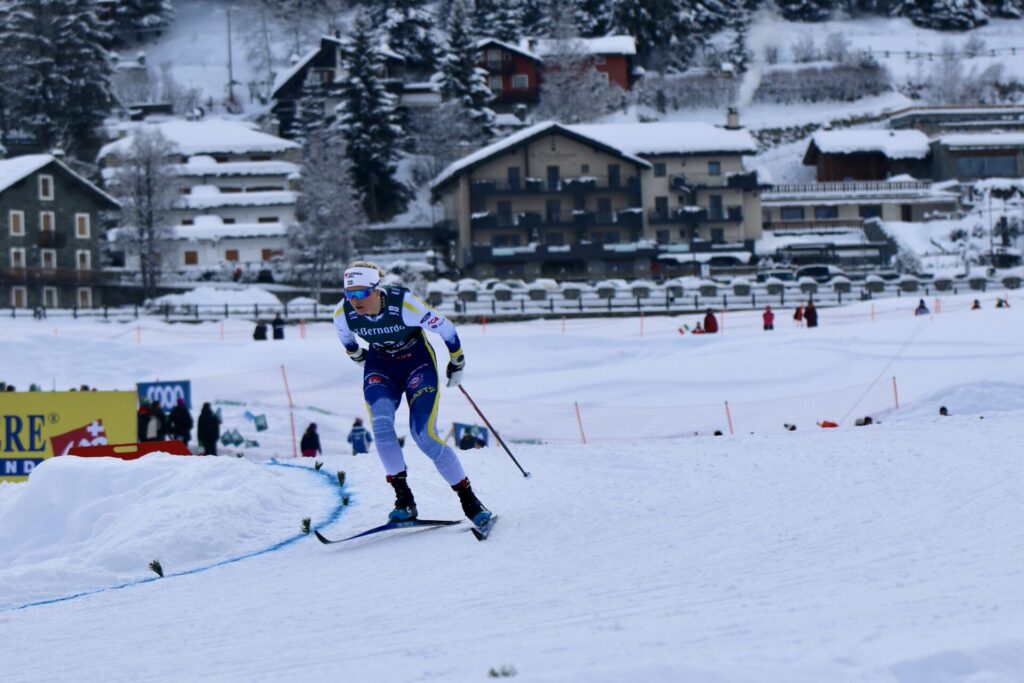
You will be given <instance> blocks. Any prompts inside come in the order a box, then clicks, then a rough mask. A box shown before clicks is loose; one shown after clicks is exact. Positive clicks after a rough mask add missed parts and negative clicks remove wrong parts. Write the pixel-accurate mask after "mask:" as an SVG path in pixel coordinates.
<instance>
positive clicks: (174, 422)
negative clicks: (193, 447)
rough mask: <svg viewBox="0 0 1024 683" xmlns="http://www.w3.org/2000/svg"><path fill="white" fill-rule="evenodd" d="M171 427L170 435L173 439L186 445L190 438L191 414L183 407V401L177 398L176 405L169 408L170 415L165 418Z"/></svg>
mask: <svg viewBox="0 0 1024 683" xmlns="http://www.w3.org/2000/svg"><path fill="white" fill-rule="evenodd" d="M167 420H168V422H169V424H170V427H171V434H173V435H174V438H175V439H178V440H179V441H184V442H185V443H186V444H188V442H189V440H190V439H191V438H192V424H193V422H192V414H191V413H189V412H188V408H187V407H186V406H185V399H183V398H179V399H178V403H177V405H175V406H174V407H173V408H171V414H170V415H169V416H168V417H167Z"/></svg>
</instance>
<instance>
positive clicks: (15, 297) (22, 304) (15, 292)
mask: <svg viewBox="0 0 1024 683" xmlns="http://www.w3.org/2000/svg"><path fill="white" fill-rule="evenodd" d="M11 306H12V307H14V308H26V307H27V306H28V290H27V289H25V288H24V287H11Z"/></svg>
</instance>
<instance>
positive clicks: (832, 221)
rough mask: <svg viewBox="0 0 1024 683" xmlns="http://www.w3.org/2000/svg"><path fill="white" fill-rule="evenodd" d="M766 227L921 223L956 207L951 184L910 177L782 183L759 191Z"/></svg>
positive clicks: (788, 228) (790, 229)
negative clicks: (875, 221)
mask: <svg viewBox="0 0 1024 683" xmlns="http://www.w3.org/2000/svg"><path fill="white" fill-rule="evenodd" d="M761 208H762V218H763V220H762V224H763V226H764V229H765V230H766V231H772V232H790V233H793V232H798V231H802V230H803V231H819V232H820V231H821V230H822V229H829V228H838V229H849V228H860V227H861V225H862V222H863V221H864V220H865V219H869V218H879V219H881V220H883V221H903V222H908V223H909V222H915V223H916V222H921V221H924V220H927V219H928V218H930V217H931V216H933V215H936V214H951V213H955V212H956V211H958V210H959V208H960V194H959V190H958V189H957V187H956V183H955V182H953V183H948V182H947V183H934V182H932V181H930V180H915V179H913V178H910V177H909V176H904V177H902V178H900V177H898V176H897V177H896V178H892V179H889V180H848V181H839V182H823V183H785V184H776V185H772V186H771V187H769V188H766V189H764V190H763V191H762V192H761Z"/></svg>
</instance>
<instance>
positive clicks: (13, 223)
mask: <svg viewBox="0 0 1024 683" xmlns="http://www.w3.org/2000/svg"><path fill="white" fill-rule="evenodd" d="M7 226H8V228H9V229H10V232H11V235H12V236H14V237H17V236H19V235H24V234H25V212H24V211H14V210H11V211H10V212H9V213H8V214H7Z"/></svg>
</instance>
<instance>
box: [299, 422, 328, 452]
mask: <svg viewBox="0 0 1024 683" xmlns="http://www.w3.org/2000/svg"><path fill="white" fill-rule="evenodd" d="M299 449H300V450H301V451H302V457H304V458H315V457H316V456H317V453H319V454H320V455H323V452H324V449H322V448H320V435H319V434H317V433H316V422H310V423H309V426H308V427H306V433H305V434H303V435H302V442H301V443H300V444H299Z"/></svg>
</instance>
